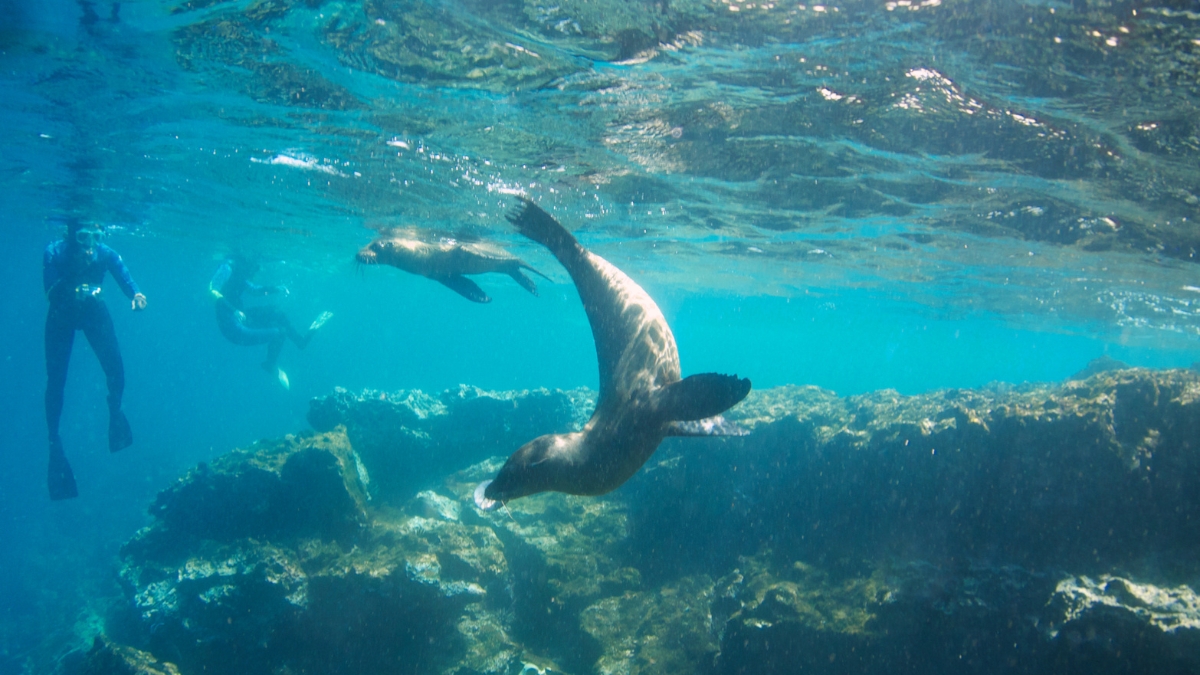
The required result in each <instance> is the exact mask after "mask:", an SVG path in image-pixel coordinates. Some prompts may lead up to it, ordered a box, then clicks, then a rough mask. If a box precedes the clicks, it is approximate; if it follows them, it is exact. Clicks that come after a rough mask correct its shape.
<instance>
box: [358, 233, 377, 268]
mask: <svg viewBox="0 0 1200 675" xmlns="http://www.w3.org/2000/svg"><path fill="white" fill-rule="evenodd" d="M381 249H383V240H382V239H376V240H375V241H373V242H371V243H369V244H367V245H366V246H364V247H362V248H360V249H358V255H355V256H354V259H355V260H357V261H358V262H360V263H362V264H364V265H378V264H379V251H380V250H381Z"/></svg>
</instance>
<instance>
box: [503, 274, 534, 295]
mask: <svg viewBox="0 0 1200 675" xmlns="http://www.w3.org/2000/svg"><path fill="white" fill-rule="evenodd" d="M508 276H510V277H512V278H513V281H515V282H517V283H518V284H521V288H524V289H525V290H527V291H529V292H530V293H533V294H534V295H537V294H538V292H537V284H535V283H533V279H530V278H529V277H527V276H525V275H524V274H521V270H520V269H519V268H513V269H511V270H509V272H508Z"/></svg>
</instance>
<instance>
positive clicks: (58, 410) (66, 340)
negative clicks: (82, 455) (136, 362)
mask: <svg viewBox="0 0 1200 675" xmlns="http://www.w3.org/2000/svg"><path fill="white" fill-rule="evenodd" d="M45 340H46V428H47V430H48V431H49V434H50V463H49V467H48V471H47V474H46V487H47V488H48V489H49V491H50V499H53V500H59V499H70V498H72V497H77V496H79V491H78V489H76V487H75V474H74V472H72V471H71V465H70V463H68V462H67V455H66V453H64V452H63V446H62V439H61V438H60V437H59V435H58V423H59V420H60V419H62V409H63V390H64V389H65V388H66V384H67V366H68V365H69V364H70V362H71V347H72V345H73V344H74V343H75V324H74V321H73V317H72V316H70V315H69V314H67V313H66V312H65V311H63V310H61V309H56V308H54V307H51V308H50V311H49V313H48V314H47V315H46V336H45Z"/></svg>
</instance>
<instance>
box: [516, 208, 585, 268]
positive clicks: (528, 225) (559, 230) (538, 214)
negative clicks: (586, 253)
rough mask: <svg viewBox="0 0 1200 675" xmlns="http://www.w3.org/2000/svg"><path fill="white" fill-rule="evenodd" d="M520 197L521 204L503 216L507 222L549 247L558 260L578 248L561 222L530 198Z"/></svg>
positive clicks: (572, 236)
mask: <svg viewBox="0 0 1200 675" xmlns="http://www.w3.org/2000/svg"><path fill="white" fill-rule="evenodd" d="M520 199H521V205H520V206H518V207H517V208H516V209H515V210H514V211H513V212H512V213H509V214H508V215H507V216H505V217H506V218H508V222H510V223H512V224H513V225H515V226H516V227H517V231H518V232H520V233H521V234H523V235H525V236H526V237H529V238H530V239H532V240H534V241H536V242H537V243H539V244H541V245H542V246H545V247H546V248H548V249H550V252H551V253H553V254H554V257H555V258H558V259H559V260H560V261H562V260H563V256H564V255H567V256H569V255H570V254H571V253H573V252H574V251H577V250H578V249H579V242H578V241H576V240H575V235H573V234H571V233H570V232H568V231H567V228H565V227H563V226H562V223H560V222H558V221H557V220H555V219H554V216H552V215H550V214H549V213H546V212H545V211H543V210H542V208H541V207H540V206H538V205H537V204H534V203H533V202H532V201H531V200H529V199H526V198H525V197H521V198H520ZM539 274H540V272H539Z"/></svg>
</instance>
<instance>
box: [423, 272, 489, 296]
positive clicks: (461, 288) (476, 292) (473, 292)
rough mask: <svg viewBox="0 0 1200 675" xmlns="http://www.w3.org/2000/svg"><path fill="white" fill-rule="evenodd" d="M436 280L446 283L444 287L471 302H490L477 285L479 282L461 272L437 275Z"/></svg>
mask: <svg viewBox="0 0 1200 675" xmlns="http://www.w3.org/2000/svg"><path fill="white" fill-rule="evenodd" d="M437 281H440V282H441V283H443V284H445V285H446V288H449V289H450V290H452V291H454V292H455V293H458V294H459V295H461V296H463V297H464V298H466V299H468V300H470V301H471V302H491V301H492V299H491V298H489V297H488V294H487V293H484V292H483V289H482V288H480V287H479V284H477V283H475V282H474V281H471V280H470V279H468V278H466V277H464V276H463V275H461V274H455V275H454V276H449V277H438V279H437Z"/></svg>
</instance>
